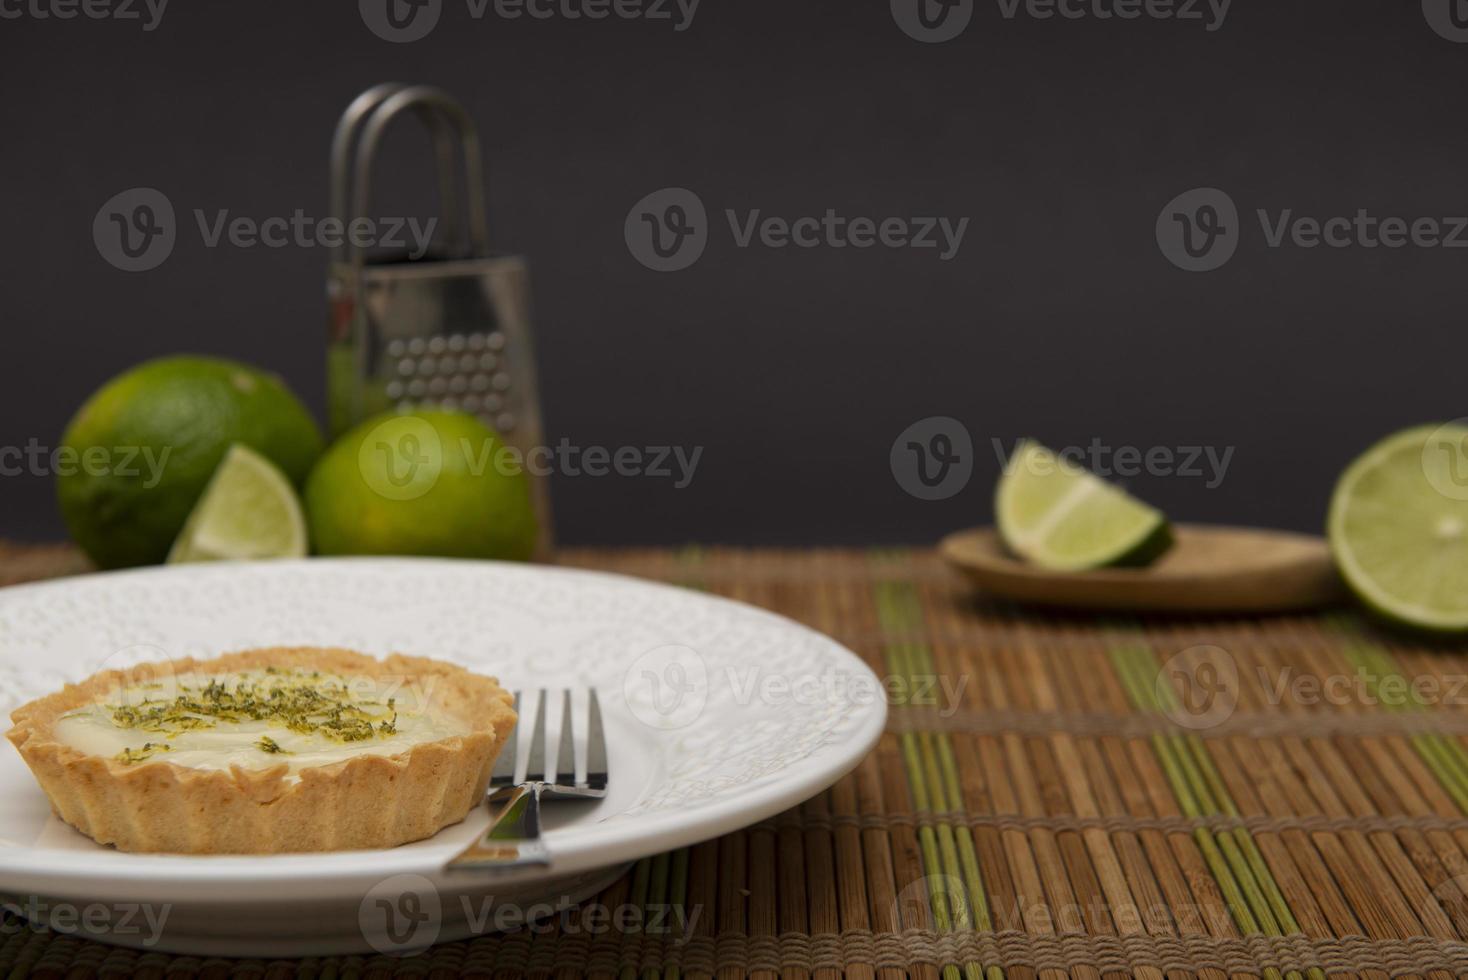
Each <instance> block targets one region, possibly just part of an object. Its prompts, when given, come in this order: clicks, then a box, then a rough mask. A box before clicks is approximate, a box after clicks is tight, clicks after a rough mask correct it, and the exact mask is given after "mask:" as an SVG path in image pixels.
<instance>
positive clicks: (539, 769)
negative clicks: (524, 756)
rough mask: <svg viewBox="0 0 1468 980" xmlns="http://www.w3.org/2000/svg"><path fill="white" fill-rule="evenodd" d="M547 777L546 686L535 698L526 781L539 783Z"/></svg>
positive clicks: (526, 764) (526, 765)
mask: <svg viewBox="0 0 1468 980" xmlns="http://www.w3.org/2000/svg"><path fill="white" fill-rule="evenodd" d="M544 779H545V688H543V687H542V688H541V689H540V694H539V696H537V697H536V699H535V733H534V734H533V735H532V736H531V737H530V758H529V760H528V761H527V762H526V763H525V781H526V782H527V783H538V782H542V781H543V780H544Z"/></svg>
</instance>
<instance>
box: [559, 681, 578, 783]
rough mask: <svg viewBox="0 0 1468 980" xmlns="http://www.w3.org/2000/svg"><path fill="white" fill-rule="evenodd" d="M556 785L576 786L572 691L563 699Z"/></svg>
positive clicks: (567, 690)
mask: <svg viewBox="0 0 1468 980" xmlns="http://www.w3.org/2000/svg"><path fill="white" fill-rule="evenodd" d="M556 785H557V786H575V785H576V726H575V723H574V722H572V720H571V689H570V688H569V687H568V688H566V690H565V691H564V692H563V695H562V697H561V737H560V739H559V740H558V747H557V749H556Z"/></svg>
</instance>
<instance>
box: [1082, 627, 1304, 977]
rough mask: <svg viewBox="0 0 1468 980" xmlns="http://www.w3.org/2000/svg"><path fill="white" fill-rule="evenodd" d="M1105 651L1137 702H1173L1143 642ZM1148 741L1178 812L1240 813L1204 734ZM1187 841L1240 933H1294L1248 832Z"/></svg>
mask: <svg viewBox="0 0 1468 980" xmlns="http://www.w3.org/2000/svg"><path fill="white" fill-rule="evenodd" d="M1108 654H1109V658H1110V660H1111V664H1112V667H1113V669H1114V670H1115V672H1116V674H1117V677H1118V678H1119V679H1120V680H1121V683H1122V687H1123V688H1124V689H1125V690H1126V692H1127V696H1128V697H1129V698H1130V699H1131V701H1132V704H1133V705H1134V706H1135V707H1136V708H1138V709H1139V710H1141V711H1146V712H1152V713H1158V714H1163V713H1166V712H1167V710H1168V709H1169V708H1170V707H1173V706H1174V702H1173V695H1172V692H1171V690H1170V689H1169V688H1168V687H1166V686H1165V685H1159V684H1157V683H1156V682H1155V678H1156V662H1155V660H1154V658H1153V656H1152V652H1151V650H1150V649H1149V648H1147V647H1145V646H1137V645H1134V644H1132V643H1129V642H1126V641H1124V640H1121V639H1119V638H1113V642H1112V645H1111V647H1110V649H1109V650H1108ZM1149 741H1150V744H1151V745H1152V749H1153V752H1154V753H1155V754H1156V756H1157V758H1158V761H1159V762H1160V763H1161V765H1162V769H1163V772H1164V773H1166V775H1167V778H1168V781H1169V782H1170V783H1171V784H1172V788H1173V793H1174V795H1175V796H1176V797H1177V800H1178V804H1179V806H1180V807H1181V808H1182V810H1183V812H1184V814H1186V815H1187V816H1189V817H1195V818H1196V817H1201V816H1208V815H1231V816H1237V815H1238V807H1237V805H1236V804H1235V803H1234V802H1233V799H1232V798H1231V797H1230V795H1229V793H1228V790H1227V787H1226V786H1225V785H1224V782H1223V778H1222V776H1221V775H1220V774H1219V773H1218V770H1217V767H1216V766H1214V765H1213V761H1212V759H1210V758H1209V757H1208V753H1207V748H1206V747H1205V746H1204V745H1203V742H1202V739H1200V738H1198V737H1197V736H1196V735H1193V736H1181V735H1166V734H1162V733H1157V734H1154V735H1153V736H1152V737H1151V738H1150V739H1149ZM1193 840H1194V841H1195V842H1196V843H1197V845H1198V849H1199V851H1200V852H1201V853H1202V855H1203V860H1204V862H1205V863H1206V864H1207V865H1208V869H1209V871H1210V872H1211V873H1212V874H1213V877H1214V880H1215V881H1216V882H1217V884H1218V887H1219V891H1220V892H1221V893H1222V895H1223V898H1224V902H1225V903H1226V904H1227V905H1228V908H1229V913H1230V914H1231V915H1232V916H1233V918H1234V921H1235V922H1236V923H1237V924H1238V926H1239V929H1240V930H1241V931H1243V932H1244V933H1246V934H1248V933H1255V934H1264V935H1273V936H1280V935H1285V932H1286V930H1288V931H1289V932H1295V931H1298V929H1299V925H1298V923H1296V921H1295V918H1294V915H1293V913H1291V912H1290V909H1289V904H1288V902H1287V901H1286V900H1285V898H1284V894H1283V892H1281V891H1280V889H1279V885H1278V883H1277V882H1276V881H1275V880H1274V876H1273V874H1271V873H1270V871H1269V867H1268V865H1267V864H1266V863H1265V862H1264V858H1263V855H1261V854H1260V853H1259V850H1258V846H1257V845H1256V844H1255V843H1254V840H1253V838H1252V837H1251V836H1250V835H1249V833H1248V832H1247V831H1246V830H1244V829H1243V828H1234V831H1233V832H1223V833H1217V834H1215V833H1213V832H1211V831H1209V830H1207V829H1206V828H1202V827H1199V828H1197V829H1195V830H1194V831H1193ZM1263 972H1264V975H1265V976H1266V977H1267V978H1270V980H1275V978H1278V977H1279V976H1280V971H1279V970H1278V969H1277V968H1275V967H1265V968H1264V971H1263ZM1307 972H1308V974H1309V976H1310V978H1311V980H1325V974H1324V972H1323V971H1322V970H1320V969H1318V968H1313V967H1312V968H1311V969H1310V970H1309V971H1307ZM1284 976H1285V977H1287V978H1289V980H1302V978H1301V975H1300V973H1299V971H1297V970H1290V971H1288V972H1286V973H1285V974H1284Z"/></svg>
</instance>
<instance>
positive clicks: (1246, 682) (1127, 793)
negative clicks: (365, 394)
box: [0, 548, 1468, 980]
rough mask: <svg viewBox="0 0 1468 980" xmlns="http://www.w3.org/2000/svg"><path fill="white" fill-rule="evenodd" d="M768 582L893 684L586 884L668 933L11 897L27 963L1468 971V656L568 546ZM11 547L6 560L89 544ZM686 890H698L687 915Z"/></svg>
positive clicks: (69, 560) (717, 560)
mask: <svg viewBox="0 0 1468 980" xmlns="http://www.w3.org/2000/svg"><path fill="white" fill-rule="evenodd" d="M562 560H563V561H564V562H566V563H568V564H574V565H580V566H586V567H593V568H600V569H606V570H610V571H618V572H624V573H628V574H632V575H639V576H643V577H648V578H654V579H660V580H663V581H669V582H674V583H678V584H682V585H685V586H688V587H691V588H698V589H704V590H707V591H710V592H713V593H718V594H722V595H727V596H731V597H733V598H736V599H741V600H744V601H746V602H751V603H754V604H756V605H760V606H764V607H766V608H770V609H774V610H776V611H778V612H781V613H784V614H785V615H787V616H791V617H792V618H794V619H797V620H800V621H802V622H805V623H807V624H809V625H811V626H813V627H815V628H816V629H819V630H822V631H824V632H826V633H828V634H830V635H832V636H834V637H836V638H837V639H838V640H840V641H842V642H843V643H845V644H846V645H847V646H849V647H850V648H851V649H853V650H855V651H856V652H857V653H858V654H860V655H861V656H862V657H863V658H864V659H865V660H866V662H867V663H868V664H870V665H871V666H872V668H873V669H874V670H875V671H876V672H877V673H878V674H879V675H880V676H882V677H883V678H884V679H885V680H887V681H888V682H889V684H890V690H891V692H892V701H893V706H892V711H891V720H890V724H889V730H888V732H887V734H886V735H885V736H884V737H883V738H882V741H881V744H880V745H879V746H878V748H877V750H876V751H875V752H874V753H872V754H871V755H870V756H869V757H868V758H867V759H865V760H864V761H863V762H862V763H861V764H860V765H859V766H858V768H857V769H856V771H854V772H853V773H852V774H850V775H849V776H847V777H846V778H844V779H843V780H841V781H840V782H839V783H838V784H837V785H836V786H834V787H833V788H832V789H830V790H829V791H827V792H825V793H822V794H821V795H820V796H818V797H816V798H815V799H813V800H811V801H809V802H808V803H806V804H804V805H803V806H801V807H798V808H796V809H795V810H791V811H789V812H787V813H784V814H782V815H780V816H779V817H776V818H774V819H771V820H768V821H765V822H764V823H761V824H759V825H757V826H754V827H751V828H749V829H747V830H744V831H740V832H738V833H735V834H730V835H728V836H726V837H722V838H719V839H717V840H713V841H708V842H706V843H703V844H699V845H697V846H694V847H691V848H686V849H684V850H681V851H677V852H674V853H671V854H665V855H661V856H659V857H657V858H652V859H648V860H645V861H642V862H639V863H638V864H637V865H636V866H635V868H634V869H633V870H632V872H631V873H629V874H628V875H627V876H626V877H624V878H623V879H622V880H621V881H619V882H618V883H617V884H615V885H614V886H612V887H611V888H610V889H609V890H608V891H607V892H606V893H605V894H604V895H602V896H601V897H600V899H599V902H600V903H601V904H603V905H605V906H610V907H613V908H615V907H618V906H621V905H626V904H628V903H631V904H632V905H635V906H639V907H642V908H646V909H651V908H654V907H662V906H665V905H669V904H671V905H673V906H676V907H678V908H681V909H682V910H683V911H684V917H685V920H691V921H692V926H691V928H690V929H689V930H688V932H687V934H681V933H676V932H675V933H673V934H668V933H665V932H663V933H658V934H652V933H651V932H640V931H637V930H623V931H620V932H619V931H607V932H600V933H597V934H591V933H590V932H588V931H587V930H586V929H580V928H576V924H577V920H576V919H575V918H574V917H573V918H571V919H569V920H566V922H567V923H569V924H571V926H572V928H571V929H565V928H563V926H564V924H565V923H560V924H557V925H556V926H555V927H553V928H551V929H550V930H548V931H544V932H540V933H531V932H527V931H521V932H517V933H511V934H504V935H495V936H486V937H481V938H478V939H474V940H470V941H466V942H460V943H451V944H447V945H443V946H438V947H434V948H433V949H431V950H429V951H427V952H425V953H422V954H419V955H416V956H412V957H404V958H390V957H359V956H353V957H336V958H329V959H312V960H303V961H262V960H205V959H200V958H197V957H172V956H167V955H164V954H158V953H146V954H139V953H134V952H130V951H126V950H118V949H112V948H109V947H106V946H102V945H99V944H96V943H91V942H85V941H80V940H77V939H74V938H70V937H64V936H58V935H54V934H52V933H49V932H46V931H44V930H39V931H38V930H36V929H33V928H31V927H30V926H28V925H23V924H21V923H20V922H19V921H18V920H16V919H15V918H14V917H13V916H10V917H8V918H7V919H6V920H5V923H4V926H5V929H4V935H3V936H0V969H4V970H5V971H6V973H8V974H10V975H14V976H22V975H31V976H56V977H62V976H65V977H75V976H85V975H90V974H92V973H115V974H118V975H154V976H167V977H175V976H191V975H196V974H198V975H208V976H226V975H231V974H235V975H242V976H293V975H298V974H299V975H306V976H319V977H336V976H392V975H402V976H429V977H437V976H445V977H447V976H455V975H465V974H476V975H490V976H505V977H512V976H520V975H524V974H529V975H532V976H555V977H579V976H595V977H616V978H619V980H621V978H638V980H641V978H647V980H654V978H668V980H676V978H679V977H706V976H716V977H719V978H736V977H745V976H748V977H759V978H775V977H789V978H835V977H841V976H847V977H853V978H875V977H880V978H883V980H887V978H897V977H904V976H914V977H934V978H936V977H940V976H941V977H943V978H944V980H950V978H964V980H1001V978H1004V977H1008V978H1012V980H1035V978H1038V980H1058V978H1062V977H1067V976H1070V977H1076V978H1084V980H1101V978H1105V980H1114V978H1118V977H1124V976H1137V977H1143V978H1159V980H1160V978H1162V977H1163V976H1166V977H1167V978H1168V980H1182V978H1191V977H1197V978H1200V980H1222V978H1225V977H1228V978H1245V977H1260V978H1267V980H1305V978H1309V980H1323V978H1324V977H1325V976H1326V975H1330V976H1332V977H1334V976H1337V975H1339V976H1346V977H1361V978H1363V980H1375V978H1382V977H1431V978H1434V980H1437V978H1447V977H1452V976H1465V975H1468V943H1465V942H1464V939H1465V937H1468V747H1465V744H1464V741H1463V735H1464V733H1468V712H1463V711H1461V710H1459V708H1460V707H1461V706H1462V705H1463V704H1464V702H1465V701H1468V657H1465V652H1468V650H1465V648H1464V647H1463V646H1461V645H1452V646H1442V647H1433V648H1429V647H1425V646H1422V645H1420V644H1419V643H1414V642H1409V641H1405V640H1402V639H1401V638H1398V637H1394V636H1390V635H1386V634H1382V633H1378V632H1376V631H1374V630H1373V629H1372V628H1371V627H1370V626H1368V625H1366V624H1365V623H1363V622H1362V621H1361V620H1360V619H1359V618H1358V617H1357V616H1356V615H1355V614H1354V613H1351V612H1349V611H1336V612H1332V613H1327V614H1322V615H1320V616H1312V617H1281V618H1272V619H1264V620H1260V619H1234V620H1210V621H1196V620H1167V619H1145V620H1142V619H1136V620H1127V619H1108V620H1096V619H1088V618H1081V617H1062V616H1046V615H1038V614H1034V613H1025V612H1021V611H1018V610H1015V609H1012V608H1008V607H1005V606H1000V605H991V604H986V603H984V602H982V601H980V600H977V599H975V598H974V597H973V596H972V595H971V594H970V593H969V592H968V591H967V590H966V589H965V587H964V586H963V585H962V583H961V582H960V581H959V579H958V578H957V577H956V576H954V575H952V574H950V573H949V572H948V571H947V570H946V569H945V568H943V567H942V565H941V564H940V563H939V561H938V560H937V558H936V557H935V556H933V555H932V554H931V553H928V552H884V553H871V552H855V551H831V550H824V551H800V552H776V551H735V550H696V549H694V550H684V551H679V552H671V551H663V550H646V551H616V552H610V551H594V552H593V551H578V552H569V553H565V554H564V555H563V556H562ZM77 567H78V566H77V563H76V560H75V558H74V557H72V556H71V555H70V554H69V553H68V552H66V551H64V550H53V551H50V552H46V553H42V552H36V551H31V550H26V551H22V552H16V551H14V550H12V551H6V550H5V549H3V548H0V580H5V577H6V576H9V578H10V580H14V579H17V578H23V577H38V576H41V575H45V574H58V573H65V572H68V571H74V570H76V569H77ZM695 911H696V912H697V916H696V918H693V916H692V913H693V912H695Z"/></svg>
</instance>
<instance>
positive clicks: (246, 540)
mask: <svg viewBox="0 0 1468 980" xmlns="http://www.w3.org/2000/svg"><path fill="white" fill-rule="evenodd" d="M305 554H306V520H305V518H304V517H303V516H302V514H301V503H300V501H299V500H297V499H296V492H295V490H294V489H292V487H291V482H290V480H289V479H288V478H287V477H286V475H285V474H284V473H282V472H281V471H280V470H279V469H278V468H277V467H276V466H275V464H274V463H272V462H270V461H269V460H268V459H266V458H265V457H264V456H261V455H260V454H259V453H256V452H255V451H253V450H251V449H249V448H247V447H245V446H242V445H240V444H238V443H236V444H235V445H233V446H231V447H230V449H229V452H228V453H226V454H225V457H224V461H223V462H222V463H220V464H219V468H218V469H216V470H215V471H214V475H213V476H212V477H211V478H210V480H209V484H208V486H206V487H205V488H204V495H203V496H202V497H200V498H199V502H198V503H197V504H195V505H194V510H193V513H191V514H190V515H189V519H188V522H187V523H186V524H184V528H183V531H182V532H181V533H180V534H179V536H178V540H176V541H174V543H173V550H172V551H170V552H169V553H168V562H169V564H178V563H181V562H194V561H222V560H227V559H251V558H302V557H305Z"/></svg>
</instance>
